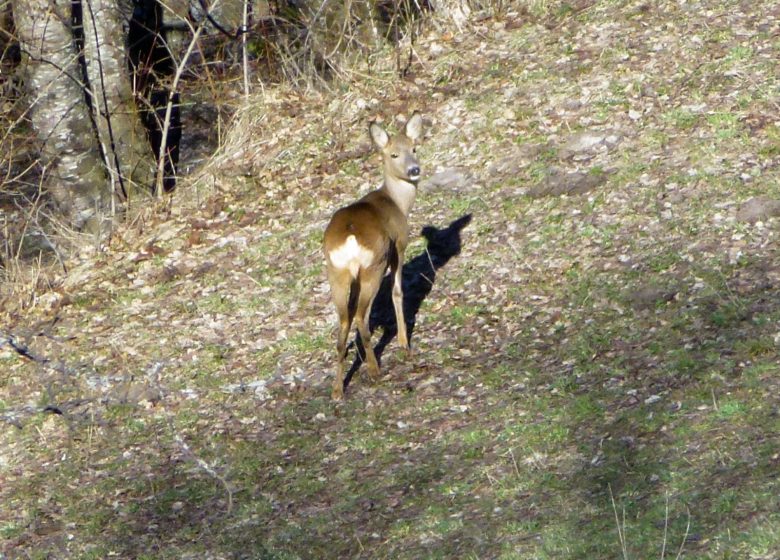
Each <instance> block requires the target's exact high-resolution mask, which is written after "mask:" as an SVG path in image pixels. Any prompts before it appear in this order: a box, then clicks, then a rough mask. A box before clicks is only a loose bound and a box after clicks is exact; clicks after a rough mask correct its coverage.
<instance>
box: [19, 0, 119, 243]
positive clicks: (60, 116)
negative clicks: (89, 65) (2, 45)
mask: <svg viewBox="0 0 780 560" xmlns="http://www.w3.org/2000/svg"><path fill="white" fill-rule="evenodd" d="M14 20H15V22H16V26H17V32H18V34H19V41H20V43H21V47H22V50H23V51H24V54H25V55H26V58H27V61H26V62H27V65H28V76H27V86H28V90H29V91H30V92H31V95H32V96H33V99H32V101H31V103H32V109H31V119H32V123H33V127H34V128H35V132H36V135H37V136H38V138H39V139H40V140H41V141H42V144H43V146H42V158H43V163H44V165H45V166H46V168H47V169H46V171H47V187H48V189H49V191H50V192H51V194H52V196H53V197H54V199H55V201H56V202H57V203H58V205H59V206H60V208H61V210H62V211H63V213H64V214H65V216H66V218H67V219H68V221H69V222H70V223H71V225H72V226H73V227H75V228H76V229H78V230H85V231H89V232H93V233H98V232H100V231H103V230H104V229H105V227H106V225H107V224H106V219H107V218H109V217H110V209H111V208H112V196H114V194H113V193H112V192H111V189H110V188H109V183H108V181H107V177H106V169H105V166H104V163H103V158H102V157H101V150H100V146H99V145H98V143H97V142H96V140H95V134H94V126H93V121H92V115H91V113H90V108H89V105H88V104H87V103H86V102H85V92H84V88H83V86H82V83H81V73H80V68H79V64H78V56H77V55H76V54H75V51H74V48H73V36H72V34H71V30H70V27H69V22H70V2H67V3H60V4H59V5H55V4H54V3H49V2H48V0H16V1H15V2H14Z"/></svg>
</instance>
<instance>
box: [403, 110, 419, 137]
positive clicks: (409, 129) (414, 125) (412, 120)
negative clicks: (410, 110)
mask: <svg viewBox="0 0 780 560" xmlns="http://www.w3.org/2000/svg"><path fill="white" fill-rule="evenodd" d="M422 125H423V122H422V116H421V115H420V113H418V112H417V111H415V112H414V114H413V115H412V116H411V117H409V120H408V121H406V126H405V127H404V133H405V134H406V136H407V137H408V138H409V139H410V140H412V141H414V142H416V141H417V140H419V139H420V138H422V131H423V130H422Z"/></svg>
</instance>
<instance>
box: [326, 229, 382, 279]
mask: <svg viewBox="0 0 780 560" xmlns="http://www.w3.org/2000/svg"><path fill="white" fill-rule="evenodd" d="M328 256H329V257H330V262H331V263H332V264H333V266H335V267H336V268H341V269H344V268H348V269H349V272H350V274H351V275H352V277H353V278H356V277H357V275H358V270H360V269H361V268H368V267H369V266H371V263H372V262H373V261H374V252H373V251H371V250H370V249H366V248H365V247H363V246H362V245H361V244H360V243H358V240H357V238H356V237H355V236H354V235H350V236H349V237H347V240H346V241H345V242H344V244H343V245H342V246H341V247H337V248H335V249H333V250H332V251H331V252H330V253H329V254H328Z"/></svg>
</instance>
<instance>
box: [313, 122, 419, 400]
mask: <svg viewBox="0 0 780 560" xmlns="http://www.w3.org/2000/svg"><path fill="white" fill-rule="evenodd" d="M368 130H369V133H370V135H371V140H373V142H374V144H375V145H376V147H377V148H378V149H379V151H380V152H381V153H382V159H383V160H384V183H383V184H382V186H381V187H380V188H379V189H377V190H375V191H372V192H370V193H368V194H367V195H366V196H364V197H363V198H361V199H360V200H358V201H357V202H355V203H353V204H350V205H349V206H346V207H344V208H341V209H340V210H338V211H336V213H335V214H333V217H332V218H331V219H330V223H329V224H328V227H327V228H326V230H325V239H324V242H323V249H324V251H325V261H326V263H327V269H328V281H329V282H330V290H331V295H332V297H333V303H334V304H335V305H336V311H337V313H338V318H339V331H338V339H337V344H336V350H337V352H338V360H337V367H336V377H335V379H334V380H333V392H332V397H333V399H335V400H339V399H342V398H343V397H344V361H345V359H346V357H347V337H348V336H349V331H350V327H351V326H352V320H353V319H354V320H355V323H356V324H357V330H358V332H359V333H360V339H361V341H362V342H363V350H364V351H365V355H366V362H367V363H368V372H369V376H370V377H371V378H372V379H376V378H378V377H379V364H378V363H377V361H376V356H375V355H374V349H373V348H372V347H371V333H370V332H369V330H368V317H369V314H370V312H371V304H372V303H373V302H374V298H375V297H376V294H377V292H378V291H379V285H380V284H381V283H382V278H383V277H384V275H385V271H386V270H387V268H388V267H389V268H390V272H391V274H392V277H393V278H392V282H393V292H392V293H393V307H394V308H395V318H396V323H397V324H398V342H399V344H400V345H401V347H402V348H404V349H405V350H407V351H408V350H409V340H408V339H407V337H406V322H405V321H404V310H403V292H402V289H401V267H402V266H403V263H404V251H405V250H406V245H407V242H408V240H409V224H408V222H407V219H408V216H409V211H410V210H411V209H412V204H414V197H415V195H416V194H417V181H419V179H420V164H419V162H418V161H417V156H416V155H415V152H416V151H417V150H416V148H415V144H416V143H417V141H418V140H419V139H420V138H421V136H422V117H421V116H420V114H419V113H417V112H415V113H414V114H413V115H412V116H411V117H410V118H409V120H408V121H407V122H406V125H405V126H404V132H403V133H399V134H396V135H395V136H392V137H391V136H389V135H388V134H387V132H385V130H384V129H383V128H382V127H381V126H380V125H379V124H377V123H376V122H372V123H371V124H370V125H369V127H368Z"/></svg>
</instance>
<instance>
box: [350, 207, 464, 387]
mask: <svg viewBox="0 0 780 560" xmlns="http://www.w3.org/2000/svg"><path fill="white" fill-rule="evenodd" d="M469 222H471V214H465V215H463V216H462V217H460V218H458V219H457V220H455V221H454V222H452V223H451V224H450V225H449V226H447V227H446V228H442V229H438V228H435V227H433V226H425V227H424V228H423V229H422V236H423V237H424V238H425V239H426V240H427V242H428V243H427V247H426V249H425V250H424V251H423V252H422V253H420V254H419V255H417V256H416V257H414V258H413V259H412V260H411V261H409V262H407V263H406V264H404V267H403V274H402V277H401V285H402V287H403V292H404V303H403V306H404V320H405V321H406V331H407V333H408V336H409V343H410V344H411V342H412V338H413V335H414V326H415V322H416V319H417V312H418V311H419V310H420V306H421V305H422V302H423V301H425V298H426V297H428V294H430V293H431V289H432V288H433V284H434V282H435V281H436V271H437V270H439V269H440V268H441V267H443V266H444V265H445V264H447V261H449V260H450V259H451V258H452V257H454V256H456V255H457V254H459V253H460V249H461V230H462V229H463V228H465V227H466V226H467V225H468V224H469ZM392 288H393V285H392V276H391V275H388V276H385V278H384V279H383V280H382V285H381V286H380V287H379V292H378V293H377V295H376V299H374V305H373V306H372V307H371V315H370V318H369V330H370V331H371V333H374V332H375V331H376V330H377V329H379V328H381V329H382V336H381V337H380V339H379V341H378V342H377V344H376V346H375V347H374V353H375V354H376V358H377V361H379V362H380V364H381V361H382V353H383V352H384V349H385V347H386V346H387V345H388V343H389V342H390V341H391V340H393V338H395V336H396V334H398V325H397V324H396V320H395V310H394V309H393V297H392ZM355 342H356V343H357V345H358V348H359V352H358V355H357V356H356V357H355V361H354V362H353V363H352V367H350V368H349V371H348V372H347V375H346V378H345V379H344V386H345V387H346V386H348V385H349V383H350V381H351V380H352V376H353V375H354V374H355V373H356V372H357V370H358V368H359V367H360V364H362V363H363V356H364V352H363V347H362V341H361V340H360V335H359V334H358V335H357V336H356V339H355Z"/></svg>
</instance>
